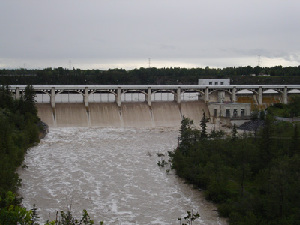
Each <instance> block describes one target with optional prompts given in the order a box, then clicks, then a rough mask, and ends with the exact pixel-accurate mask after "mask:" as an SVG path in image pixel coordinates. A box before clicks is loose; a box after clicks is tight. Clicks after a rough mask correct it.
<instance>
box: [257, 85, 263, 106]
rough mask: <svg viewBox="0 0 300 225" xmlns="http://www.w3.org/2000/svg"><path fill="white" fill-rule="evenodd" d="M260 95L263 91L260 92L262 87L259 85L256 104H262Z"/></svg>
mask: <svg viewBox="0 0 300 225" xmlns="http://www.w3.org/2000/svg"><path fill="white" fill-rule="evenodd" d="M262 95H263V93H262V87H261V86H260V87H259V88H258V104H259V105H262Z"/></svg>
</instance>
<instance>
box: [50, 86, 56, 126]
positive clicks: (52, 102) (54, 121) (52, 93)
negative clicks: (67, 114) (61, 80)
mask: <svg viewBox="0 0 300 225" xmlns="http://www.w3.org/2000/svg"><path fill="white" fill-rule="evenodd" d="M50 103H51V108H52V116H53V124H54V126H56V115H55V87H52V88H51V94H50Z"/></svg>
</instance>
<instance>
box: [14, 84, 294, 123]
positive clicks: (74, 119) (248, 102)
mask: <svg viewBox="0 0 300 225" xmlns="http://www.w3.org/2000/svg"><path fill="white" fill-rule="evenodd" d="M9 88H10V90H11V91H12V93H13V94H14V96H15V98H16V99H18V98H20V97H21V96H22V95H24V92H25V88H26V86H25V85H12V86H10V87H9ZM33 89H34V91H35V94H36V99H35V100H36V102H37V109H38V115H39V117H40V118H41V119H42V120H43V121H44V122H45V123H47V124H48V125H49V126H50V127H74V126H76V127H77V126H82V127H93V126H94V127H118V128H119V127H145V128H146V127H147V128H148V127H149V128H151V127H174V126H179V125H180V121H181V119H182V118H183V116H185V117H188V118H190V119H192V120H193V121H194V124H196V125H198V124H199V122H200V120H201V118H202V115H203V112H205V114H206V115H207V116H208V117H209V118H211V119H213V120H215V119H218V118H226V119H231V118H237V117H240V118H243V117H249V116H250V113H251V110H252V109H251V107H252V106H253V105H255V107H257V108H259V109H264V108H265V107H266V106H268V105H269V104H272V103H275V102H282V103H284V104H287V103H288V101H289V97H290V96H292V95H293V93H295V91H296V93H298V94H299V92H300V85H50V86H49V85H34V86H33ZM245 91H246V92H245ZM270 91H271V92H270ZM76 99H77V100H76Z"/></svg>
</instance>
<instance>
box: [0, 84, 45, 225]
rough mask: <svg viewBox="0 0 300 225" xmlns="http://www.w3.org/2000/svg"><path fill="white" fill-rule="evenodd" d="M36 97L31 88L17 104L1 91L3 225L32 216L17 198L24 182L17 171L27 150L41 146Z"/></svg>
mask: <svg viewBox="0 0 300 225" xmlns="http://www.w3.org/2000/svg"><path fill="white" fill-rule="evenodd" d="M33 93H34V92H33V89H32V88H31V87H30V86H27V87H26V90H25V95H24V97H22V98H21V99H19V100H14V99H13V98H12V96H11V93H10V91H8V89H7V88H6V87H4V86H2V87H1V89H0V224H16V221H19V222H21V221H23V220H24V221H25V220H26V218H27V219H28V218H29V216H30V213H28V212H27V211H26V210H25V209H23V208H22V207H20V206H19V203H20V199H18V198H16V191H17V188H18V186H19V185H20V182H21V180H20V179H19V176H18V174H17V171H16V170H17V168H18V167H20V166H22V162H23V159H24V156H25V153H26V151H27V149H28V148H29V147H31V146H33V145H34V144H35V143H37V142H39V133H40V130H41V129H42V127H41V126H40V123H39V119H38V117H37V110H36V108H35V105H34V94H33Z"/></svg>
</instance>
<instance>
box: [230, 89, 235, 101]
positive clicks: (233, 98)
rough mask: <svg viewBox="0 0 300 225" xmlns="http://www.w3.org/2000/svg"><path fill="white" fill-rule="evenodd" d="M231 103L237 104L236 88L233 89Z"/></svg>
mask: <svg viewBox="0 0 300 225" xmlns="http://www.w3.org/2000/svg"><path fill="white" fill-rule="evenodd" d="M231 101H232V102H236V87H233V89H232V96H231Z"/></svg>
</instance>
